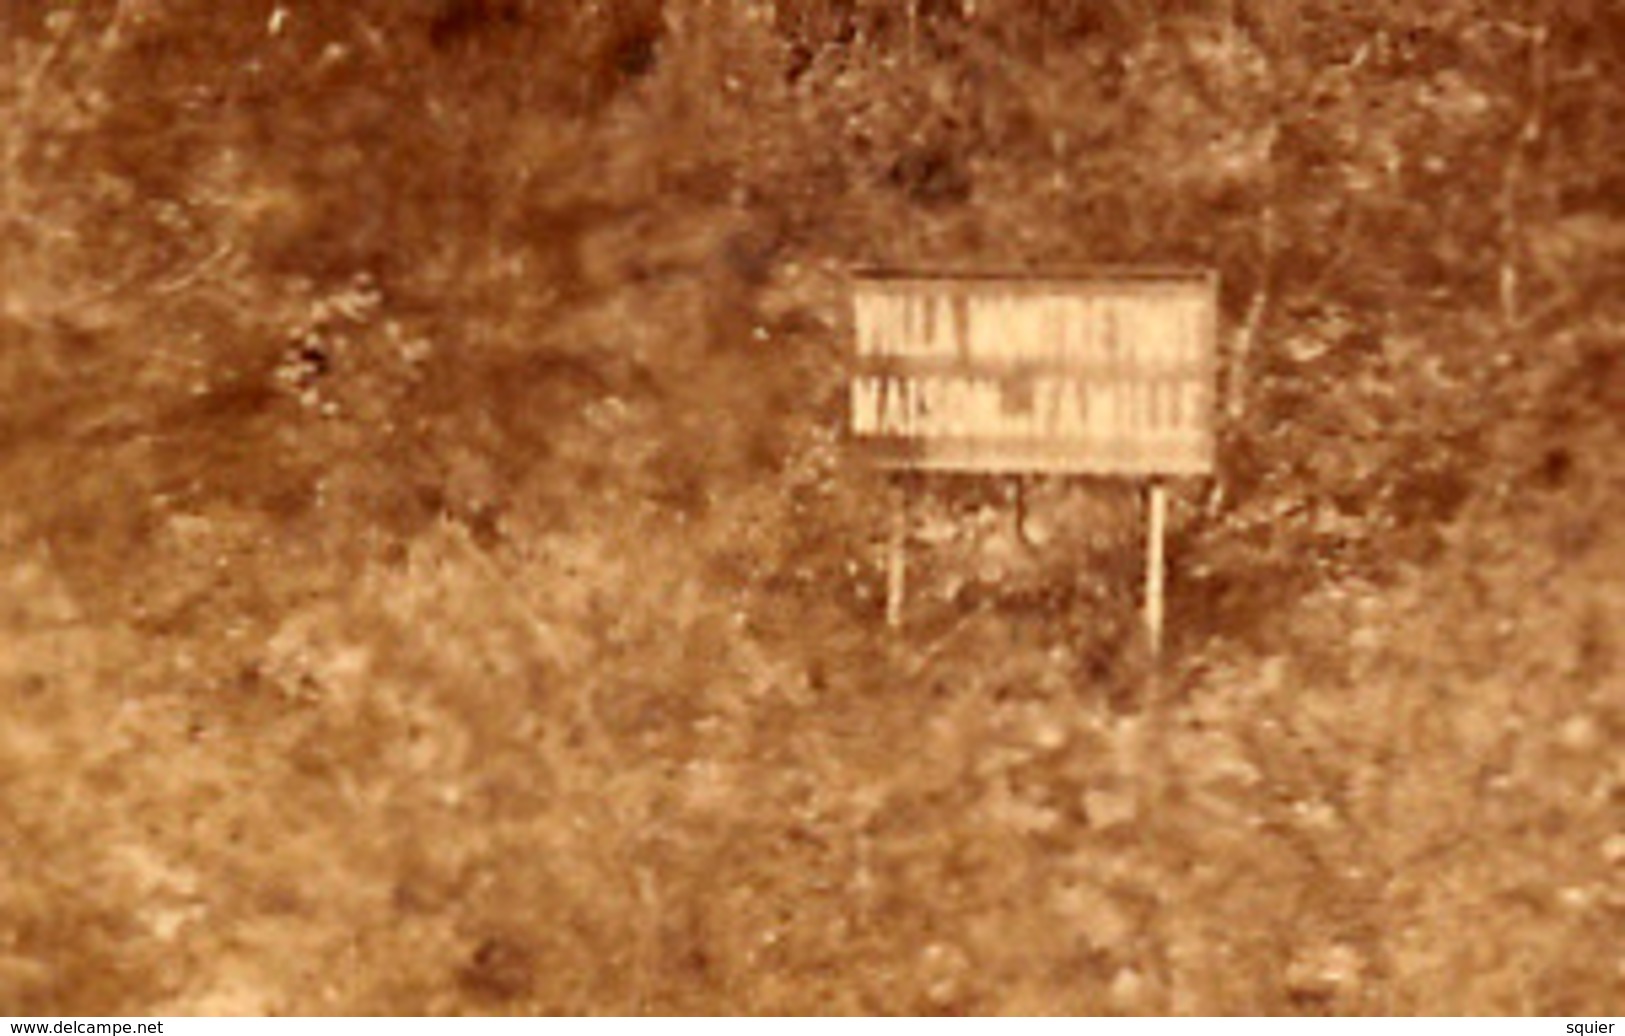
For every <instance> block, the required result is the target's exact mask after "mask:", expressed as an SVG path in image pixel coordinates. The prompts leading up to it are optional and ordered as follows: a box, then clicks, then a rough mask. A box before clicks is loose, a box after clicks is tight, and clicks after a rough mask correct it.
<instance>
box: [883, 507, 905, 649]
mask: <svg viewBox="0 0 1625 1036" xmlns="http://www.w3.org/2000/svg"><path fill="white" fill-rule="evenodd" d="M907 549H908V491H907V490H906V489H904V488H903V486H902V485H901V484H900V483H899V484H894V485H893V486H892V488H891V536H890V538H889V542H888V543H887V545H886V625H887V626H890V627H891V628H892V629H894V630H896V629H902V628H903V589H904V579H905V576H906V564H907V558H906V552H907Z"/></svg>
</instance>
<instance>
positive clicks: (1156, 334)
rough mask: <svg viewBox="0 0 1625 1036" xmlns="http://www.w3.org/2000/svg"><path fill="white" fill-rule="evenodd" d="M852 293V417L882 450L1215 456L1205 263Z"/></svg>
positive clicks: (954, 455)
mask: <svg viewBox="0 0 1625 1036" xmlns="http://www.w3.org/2000/svg"><path fill="white" fill-rule="evenodd" d="M853 302H854V310H855V312H854V318H855V319H854V332H855V337H856V358H855V366H854V372H853V377H852V381H851V387H850V404H851V406H850V425H849V427H850V431H851V433H852V435H853V437H854V438H855V439H856V441H857V442H858V443H860V444H861V445H862V446H863V447H864V449H865V451H866V452H867V453H869V454H870V455H871V456H872V457H873V458H874V459H875V460H877V461H878V462H879V463H881V464H883V465H886V466H889V467H899V468H913V469H922V470H960V471H980V472H1021V471H1034V472H1057V473H1060V472H1074V473H1096V474H1133V475H1157V474H1181V475H1195V474H1206V473H1208V472H1209V471H1211V470H1212V466H1213V420H1212V415H1213V395H1214V392H1213V377H1214V368H1215V363H1214V341H1215V335H1216V330H1215V328H1216V321H1217V285H1216V281H1215V279H1214V278H1213V277H1212V276H1211V275H1209V274H1143V275H1127V276H1113V277H1100V278H1080V279H1074V280H1030V279H1014V278H957V277H956V278H948V277H940V278H933V277H906V276H898V277H892V276H873V277H864V278H861V279H859V280H858V281H857V284H856V287H855V290H854V293H853Z"/></svg>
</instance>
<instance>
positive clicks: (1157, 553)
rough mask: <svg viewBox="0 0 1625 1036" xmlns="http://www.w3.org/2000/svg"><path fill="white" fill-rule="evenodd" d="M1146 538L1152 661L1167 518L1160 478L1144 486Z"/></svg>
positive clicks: (1158, 634)
mask: <svg viewBox="0 0 1625 1036" xmlns="http://www.w3.org/2000/svg"><path fill="white" fill-rule="evenodd" d="M1147 503H1148V505H1149V506H1148V507H1147V510H1148V511H1149V515H1148V516H1147V519H1146V525H1147V528H1146V539H1145V635H1146V642H1147V643H1148V644H1149V645H1150V647H1151V661H1152V663H1153V664H1154V663H1156V662H1157V660H1158V658H1159V657H1160V656H1161V654H1162V586H1163V556H1162V543H1163V527H1164V526H1165V525H1166V524H1167V521H1168V490H1167V487H1165V486H1164V485H1163V484H1162V481H1161V480H1160V479H1152V480H1151V485H1150V488H1149V489H1148V490H1147Z"/></svg>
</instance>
